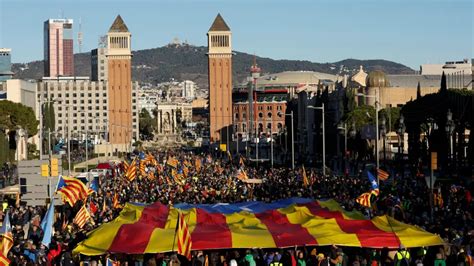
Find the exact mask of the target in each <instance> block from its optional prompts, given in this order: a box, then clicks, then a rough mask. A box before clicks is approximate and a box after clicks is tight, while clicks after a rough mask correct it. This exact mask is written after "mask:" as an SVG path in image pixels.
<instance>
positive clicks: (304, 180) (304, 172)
mask: <svg viewBox="0 0 474 266" xmlns="http://www.w3.org/2000/svg"><path fill="white" fill-rule="evenodd" d="M303 186H305V187H307V186H309V180H308V176H307V175H306V170H305V169H304V165H303Z"/></svg>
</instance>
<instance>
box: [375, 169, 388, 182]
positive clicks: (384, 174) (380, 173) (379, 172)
mask: <svg viewBox="0 0 474 266" xmlns="http://www.w3.org/2000/svg"><path fill="white" fill-rule="evenodd" d="M377 175H378V176H379V179H380V180H383V181H385V180H387V179H388V177H389V176H390V174H389V173H387V172H385V171H384V170H382V169H377Z"/></svg>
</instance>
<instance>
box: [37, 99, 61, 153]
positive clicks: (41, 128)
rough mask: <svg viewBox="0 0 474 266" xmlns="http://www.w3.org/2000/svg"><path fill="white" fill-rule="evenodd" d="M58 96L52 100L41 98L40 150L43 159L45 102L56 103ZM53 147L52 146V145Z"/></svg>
mask: <svg viewBox="0 0 474 266" xmlns="http://www.w3.org/2000/svg"><path fill="white" fill-rule="evenodd" d="M56 100H57V98H54V99H51V100H42V97H40V99H39V105H40V106H39V114H38V116H39V122H40V127H39V128H40V132H39V133H40V134H39V143H40V145H39V152H40V160H42V159H43V134H44V132H43V104H45V103H54V102H56ZM50 149H51V147H50Z"/></svg>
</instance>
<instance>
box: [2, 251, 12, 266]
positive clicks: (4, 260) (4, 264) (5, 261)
mask: <svg viewBox="0 0 474 266" xmlns="http://www.w3.org/2000/svg"><path fill="white" fill-rule="evenodd" d="M8 265H10V260H9V259H8V258H7V256H5V255H3V254H0V266H8Z"/></svg>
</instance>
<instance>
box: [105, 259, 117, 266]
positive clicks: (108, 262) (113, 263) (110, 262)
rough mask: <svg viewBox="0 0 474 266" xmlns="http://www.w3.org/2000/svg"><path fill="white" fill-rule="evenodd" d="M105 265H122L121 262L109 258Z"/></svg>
mask: <svg viewBox="0 0 474 266" xmlns="http://www.w3.org/2000/svg"><path fill="white" fill-rule="evenodd" d="M105 266H120V262H117V261H114V260H111V259H110V258H107V263H106V264H105Z"/></svg>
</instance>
